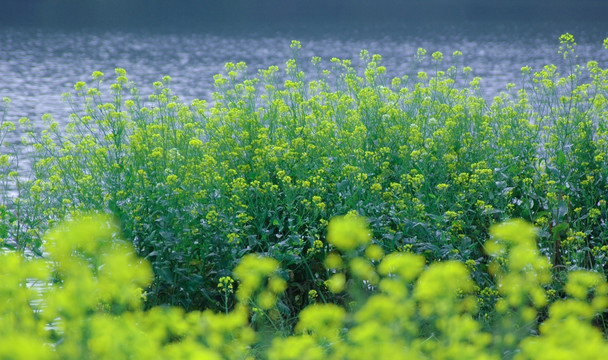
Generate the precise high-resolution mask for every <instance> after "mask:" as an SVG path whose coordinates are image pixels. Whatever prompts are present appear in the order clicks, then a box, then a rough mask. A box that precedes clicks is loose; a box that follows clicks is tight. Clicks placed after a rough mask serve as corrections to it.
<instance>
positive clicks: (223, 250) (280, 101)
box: [0, 34, 608, 347]
mask: <svg viewBox="0 0 608 360" xmlns="http://www.w3.org/2000/svg"><path fill="white" fill-rule="evenodd" d="M560 43H561V46H560V50H559V51H560V53H561V54H563V56H564V59H565V63H566V67H567V69H566V75H563V76H562V75H561V74H560V73H559V71H558V68H557V67H556V66H554V65H547V66H545V67H544V68H543V69H540V70H539V71H536V72H535V71H533V70H532V69H530V68H529V67H524V68H522V74H523V79H524V81H523V83H522V87H521V88H519V89H517V88H516V87H515V86H514V85H512V84H509V85H508V86H507V88H506V90H505V92H503V93H501V94H500V95H499V96H497V97H496V98H494V99H493V101H492V103H490V104H488V103H487V102H486V101H485V100H484V99H483V98H482V97H481V96H480V95H479V94H480V79H479V78H471V77H470V73H471V69H470V68H468V67H464V68H461V67H457V66H448V65H445V64H446V62H448V61H450V57H449V56H446V55H444V54H441V53H439V52H434V53H432V54H431V55H430V57H429V59H426V58H427V56H426V53H427V52H426V50H424V49H419V50H418V52H417V54H416V59H417V60H419V61H420V62H421V63H422V62H424V61H431V62H432V64H433V65H434V68H435V70H434V71H432V72H430V73H425V72H419V73H418V74H417V76H416V77H402V78H394V79H388V78H387V75H386V74H387V70H386V68H385V67H384V66H382V65H381V62H382V58H381V56H379V55H370V54H369V53H368V52H366V51H362V52H361V64H362V66H360V67H357V66H355V65H352V62H351V61H350V60H340V59H335V58H334V59H331V60H330V61H329V63H324V62H323V61H322V60H321V59H320V58H317V57H315V58H313V59H312V62H313V64H314V66H315V74H304V73H303V71H302V70H301V67H300V61H301V59H299V53H298V51H299V49H300V48H301V45H300V43H298V42H295V41H294V42H293V43H292V46H291V49H292V51H293V59H291V60H289V61H288V62H287V63H286V67H285V72H284V74H283V73H281V72H280V70H279V68H278V67H277V66H271V67H269V68H268V69H263V70H260V71H259V72H258V74H257V76H248V75H247V71H246V70H247V69H246V65H245V64H244V63H238V64H233V63H228V64H226V67H225V70H226V71H225V73H224V74H218V75H216V76H215V78H214V81H215V87H216V89H217V91H216V92H215V93H214V94H213V97H212V99H211V101H210V102H209V103H208V102H207V101H204V100H194V101H193V102H192V103H191V104H189V105H188V104H184V103H183V102H181V101H180V100H179V98H178V97H177V96H175V95H173V94H172V92H171V90H170V88H169V86H170V81H171V79H170V77H165V78H163V79H162V81H160V82H157V83H155V84H154V88H155V91H154V93H153V94H152V95H150V96H148V97H144V96H142V95H140V94H139V91H138V90H137V88H136V87H135V85H134V84H133V83H132V82H130V81H129V80H128V77H127V74H126V71H125V70H123V69H116V77H115V79H114V81H113V82H112V83H111V84H110V85H109V90H105V89H106V88H107V87H106V85H105V81H106V80H105V76H104V74H102V73H101V72H98V71H96V72H94V73H93V75H92V80H91V81H90V82H88V83H85V82H78V83H76V85H75V87H74V91H73V92H72V93H70V94H66V95H65V97H66V100H67V101H68V102H69V103H70V104H71V105H72V106H73V108H74V114H73V115H72V117H71V119H70V121H69V123H68V124H67V126H66V127H65V128H61V127H60V125H59V124H58V123H57V122H55V121H54V120H53V119H52V117H50V116H49V115H46V116H44V117H43V120H44V121H46V122H47V127H46V129H45V130H44V131H42V133H41V134H38V133H36V131H35V130H34V128H35V127H34V126H33V124H32V123H31V122H30V121H29V120H27V119H23V121H22V122H21V125H20V126H21V127H22V128H23V134H24V141H25V142H27V143H29V144H30V145H31V148H32V160H33V163H34V165H33V170H32V174H31V179H30V180H26V179H24V178H23V177H20V176H17V175H18V174H17V173H16V172H15V165H16V159H17V157H16V154H10V156H9V155H2V157H0V186H2V190H1V191H2V195H3V196H2V197H0V239H2V240H1V241H2V246H3V247H5V248H9V249H15V250H18V251H20V252H27V253H28V254H38V255H42V253H43V252H44V251H48V250H47V249H46V248H45V247H43V240H42V234H43V233H44V232H45V231H46V230H47V229H49V228H51V227H53V226H54V225H55V224H56V223H58V222H59V221H61V220H62V219H64V218H66V217H68V218H69V217H72V216H75V215H77V214H80V213H82V212H85V213H86V212H90V211H93V212H99V213H110V214H112V215H113V216H115V217H116V218H117V219H118V221H119V223H120V224H121V231H122V233H123V234H124V236H125V238H126V239H127V240H128V241H129V242H130V243H131V244H132V245H133V246H134V249H135V251H136V252H137V254H138V255H140V256H142V257H143V258H145V259H146V260H147V261H148V262H149V263H150V264H151V266H152V270H153V274H154V275H153V276H154V279H153V281H152V282H151V284H150V285H149V286H147V287H146V289H145V293H146V299H147V300H146V306H147V307H149V308H151V307H154V306H156V305H163V304H164V305H175V306H180V307H182V308H184V309H186V310H201V309H213V310H216V311H222V312H224V313H227V312H230V310H231V309H233V308H234V306H236V304H237V303H239V301H240V302H244V301H245V300H244V299H245V298H247V299H248V301H251V302H254V303H256V304H255V305H254V307H255V308H257V309H260V311H259V312H258V313H256V316H255V319H256V321H257V319H260V321H262V322H265V321H270V324H271V325H270V328H272V329H275V330H280V331H285V332H287V333H289V332H291V331H292V330H293V328H294V325H295V322H296V318H297V316H298V314H299V313H300V311H301V310H302V309H304V308H305V307H306V306H308V305H309V304H310V303H312V302H317V301H318V302H321V303H334V304H339V305H345V306H346V305H348V304H349V303H350V302H351V301H352V300H353V296H354V295H352V294H357V296H367V295H368V294H369V292H370V291H371V290H370V289H371V288H373V287H374V286H378V284H379V281H380V278H379V276H378V274H376V273H375V272H373V271H371V270H372V269H373V268H374V266H376V265H377V262H378V261H379V259H381V258H382V257H383V255H384V254H385V253H394V252H402V253H410V252H411V253H414V254H421V255H424V257H425V259H426V261H428V262H435V261H441V262H442V263H445V264H453V263H452V262H450V261H459V262H462V263H464V264H465V266H466V267H467V269H468V271H470V272H471V276H472V279H473V281H474V283H473V285H472V288H471V289H472V291H473V292H475V294H476V295H477V296H478V299H479V302H480V304H479V305H480V311H479V312H478V313H477V315H476V316H477V317H478V318H479V320H483V321H482V323H485V322H487V323H488V324H487V325H486V326H489V324H490V323H491V322H492V320H491V319H492V318H493V317H494V316H495V310H496V307H495V306H499V305H500V306H499V308H501V309H502V308H505V309H504V310H505V311H510V310H509V307H510V306H520V305H521V306H524V305H522V304H523V302H525V301H524V300H522V299H519V298H517V297H515V295H512V297H509V298H508V300H507V297H505V296H504V294H501V291H503V290H501V288H500V287H499V286H498V283H497V281H500V282H504V284H505V285H504V286H507V287H509V286H515V285H513V282H514V281H519V279H520V277H521V276H523V275H522V273H525V272H526V271H528V269H527V268H521V267H517V266H519V265H521V264H519V265H518V264H517V261H515V260H513V261H511V263H512V264H513V266H514V267H513V268H511V269H506V268H504V265H505V263H506V262H507V261H509V260H508V259H507V258H506V257H505V256H506V255H504V256H503V254H502V252H504V251H506V250H504V249H503V250H500V249H497V250H496V251H497V252H496V253H492V256H496V259H493V258H492V256H490V255H489V254H488V253H486V252H485V250H484V249H485V248H484V244H485V243H486V241H487V240H488V233H489V229H490V226H491V225H492V224H494V223H497V222H500V221H503V220H506V219H510V218H522V219H524V220H526V221H528V222H531V223H533V224H535V226H536V227H537V228H538V229H539V232H538V234H539V237H538V246H539V249H538V251H539V254H540V256H542V257H543V258H545V259H547V260H548V262H547V263H541V262H538V263H533V264H534V267H535V268H534V269H535V271H539V272H540V273H542V276H543V281H542V282H541V281H540V280H539V282H535V281H536V280H535V281H530V280H529V279H528V280H526V281H527V282H526V284H527V285H529V286H530V288H526V287H522V288H520V290H521V291H527V292H531V293H533V294H535V295H534V296H536V297H534V298H533V301H532V302H531V303H526V304H525V306H528V307H529V308H530V309H538V307H539V306H541V307H542V306H544V304H543V303H542V302H543V300H540V299H541V298H540V295H538V294H539V292H540V291H541V290H539V289H541V288H543V289H544V288H548V289H550V290H551V292H550V293H549V296H548V298H547V299H546V300H545V301H547V302H548V303H551V302H553V301H555V300H556V299H560V298H562V297H564V296H565V294H566V291H567V290H566V289H565V288H564V286H565V283H566V281H567V279H568V276H569V274H571V273H572V272H573V271H578V270H581V269H586V270H593V271H595V272H597V273H599V274H602V276H605V272H606V270H607V268H606V266H607V265H606V264H607V263H608V261H607V257H608V234H607V232H606V227H605V223H606V220H607V216H608V214H607V209H606V200H605V199H606V198H608V185H607V184H608V163H607V162H608V139H607V135H608V122H607V121H608V117H607V114H608V112H607V109H608V102H607V99H608V82H607V76H608V70H606V69H603V68H601V67H600V66H599V65H598V64H597V62H593V61H591V62H589V63H587V64H586V65H584V66H581V65H579V64H577V63H576V43H575V41H574V38H573V37H572V36H571V35H569V34H565V35H563V36H562V37H561V38H560ZM460 55H461V53H460V52H455V53H454V54H453V56H452V57H451V59H452V61H454V62H455V63H457V62H458V58H459V57H460ZM7 102H8V101H7ZM2 119H3V120H2V124H1V126H0V139H4V137H5V136H6V135H5V134H6V133H7V132H8V131H12V130H13V127H14V126H13V125H12V124H8V123H6V122H4V117H2ZM7 124H8V125H7ZM10 191H15V192H16V196H15V197H13V196H9V195H8V194H10ZM5 195H6V196H5ZM344 214H349V215H346V216H345V217H343V218H335V220H333V221H334V222H336V223H337V224H340V222H342V223H345V221H346V223H348V221H350V220H349V219H350V218H355V219H358V216H359V215H360V216H363V217H364V218H365V219H366V220H365V221H363V220H362V221H361V222H360V223H357V224H358V225H357V227H355V228H353V229H351V230H352V233H351V235H350V236H351V237H352V238H354V239H358V240H357V241H356V242H354V243H352V244H351V245H350V247H349V246H345V245H344V244H343V243H341V241H343V239H342V240H341V239H340V238H336V237H335V236H334V235H332V233H331V232H330V231H328V229H327V226H328V221H329V219H331V218H334V217H336V216H342V215H344ZM368 225H369V226H370V228H371V234H367V233H365V232H362V231H361V229H363V228H365V227H366V226H368ZM336 226H338V225H336ZM368 243H369V246H367V245H368ZM519 246H520V245H519V244H518V243H517V242H514V243H511V244H510V245H508V248H509V249H511V251H515V252H518V251H523V250H521V249H523V248H520V247H519ZM526 246H527V245H526ZM364 253H365V254H366V256H362V254H364ZM250 254H260V255H262V256H265V257H268V258H273V259H275V261H276V262H277V263H278V264H280V270H279V271H278V272H277V273H276V274H274V275H273V276H272V278H273V281H272V282H270V283H268V284H265V286H266V288H265V290H263V291H261V292H260V293H257V292H255V291H253V290H251V291H252V292H251V293H244V291H243V290H241V292H240V293H239V292H238V291H234V289H231V288H230V287H229V285H230V281H229V280H228V277H230V276H231V274H232V271H233V269H234V268H235V267H236V266H237V265H238V264H239V263H241V261H242V259H254V260H247V261H252V263H255V258H251V257H249V256H252V255H250ZM531 256H536V254H533V255H531V254H527V255H526V256H519V255H518V256H517V258H520V259H522V260H521V261H523V263H524V264H528V262H527V260H529V259H528V257H531ZM387 258H388V257H387ZM390 258H393V257H392V256H390ZM396 259H397V258H395V260H393V261H401V260H396ZM523 259H526V261H524V260H523ZM243 261H244V260H243ZM408 261H409V260H408ZM412 261H413V260H412ZM530 264H532V262H530ZM325 265H328V266H327V267H326V266H325ZM446 266H448V265H446ZM345 267H349V268H350V269H351V271H350V272H347V273H345V272H341V271H337V272H334V271H333V270H331V269H338V270H339V269H343V268H345ZM488 270H490V271H488ZM507 270H508V271H507ZM507 272H508V273H509V274H511V275H509V276H507V275H503V274H506V273H507ZM431 273H432V272H431ZM514 274H515V275H514ZM428 276H430V275H428ZM494 276H496V277H494ZM221 279H223V280H221ZM230 279H231V278H230ZM353 279H360V280H365V281H367V282H368V283H369V284H370V286H371V288H358V289H351V286H350V284H351V282H352V281H353ZM497 279H499V280H497ZM218 284H223V285H222V286H219V287H218ZM284 286H286V288H285V292H284V295H283V296H280V297H277V294H278V293H280V292H281V291H282V290H283V287H284ZM344 289H346V290H349V291H346V292H344V291H342V290H344ZM243 294H245V295H243ZM420 296H423V295H420ZM520 296H523V295H520ZM355 297H356V296H355ZM501 301H508V302H507V303H505V304H503V303H502V302H501ZM519 301H522V303H519ZM526 301H527V300H526ZM273 306H274V307H275V308H276V313H273V314H272V315H267V314H266V309H268V308H270V307H273ZM530 311H531V310H527V312H526V313H521V314H519V315H517V316H521V317H524V318H526V316H529V314H530ZM526 314H527V315H526ZM546 315H547V314H544V315H543V316H546ZM264 319H266V320H264ZM597 321H599V322H600V323H601V324H602V326H605V321H603V320H602V319H598V320H597ZM260 326H262V325H260ZM263 326H266V325H263ZM512 326H516V325H512ZM520 335H521V336H523V335H522V334H520ZM520 335H516V336H520ZM290 341H291V340H290ZM306 341H308V340H306ZM286 346H287V345H286ZM288 347H289V346H288Z"/></svg>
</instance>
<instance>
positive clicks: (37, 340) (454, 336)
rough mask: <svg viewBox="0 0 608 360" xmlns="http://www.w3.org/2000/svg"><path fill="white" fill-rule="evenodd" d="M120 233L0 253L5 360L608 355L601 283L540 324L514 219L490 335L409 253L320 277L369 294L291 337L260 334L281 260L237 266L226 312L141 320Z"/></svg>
mask: <svg viewBox="0 0 608 360" xmlns="http://www.w3.org/2000/svg"><path fill="white" fill-rule="evenodd" d="M345 223H350V224H351V225H352V227H355V228H359V227H360V225H361V223H362V222H361V219H360V218H357V217H355V216H348V217H346V218H342V219H340V221H339V222H334V221H332V222H331V223H330V225H329V227H330V228H329V231H331V232H332V234H333V235H332V236H333V237H334V239H340V240H339V243H341V244H348V243H349V242H352V244H354V246H358V245H361V244H360V243H359V242H358V238H357V237H356V236H355V237H353V232H352V231H351V229H350V228H349V227H347V226H344V224H345ZM118 231H119V228H118V226H117V224H116V223H115V221H114V220H113V219H112V218H110V217H109V216H105V215H95V214H85V215H83V216H79V217H78V218H76V219H74V220H72V221H67V222H65V223H62V224H60V225H59V226H58V227H56V228H55V229H54V230H52V231H51V232H50V233H48V234H47V235H46V237H45V243H46V244H47V248H48V251H49V254H48V257H47V259H45V260H42V259H32V258H27V257H26V256H24V255H23V254H21V253H16V252H8V251H5V252H3V253H0V298H1V299H3V300H2V301H0V323H1V324H2V326H1V327H0V359H83V358H87V359H117V358H118V359H121V358H131V359H148V358H160V359H165V358H166V359H174V358H204V359H254V358H267V359H271V360H279V359H369V358H373V357H390V358H395V359H567V358H572V357H576V358H580V359H600V358H602V356H603V355H604V354H606V352H607V351H608V342H607V341H606V339H605V338H604V336H603V334H602V332H601V330H600V329H598V328H597V327H595V326H593V325H592V324H593V320H594V319H596V318H597V316H599V315H601V314H602V313H603V312H605V310H606V308H607V306H608V283H607V282H606V279H605V277H604V276H603V275H602V274H599V273H597V272H591V271H583V270H579V271H575V272H571V273H570V274H569V277H568V281H567V284H566V286H565V289H566V295H565V297H564V299H560V300H557V301H555V302H554V303H553V304H551V305H550V306H549V307H548V315H547V317H546V318H545V319H544V320H543V319H541V318H540V317H541V312H539V310H540V311H542V310H544V309H546V307H547V305H546V301H545V298H546V296H547V291H546V290H545V288H544V285H546V284H547V282H548V280H549V277H548V274H549V268H548V267H547V265H548V263H547V259H546V258H545V257H543V256H542V255H541V254H540V253H539V252H538V248H537V245H536V242H535V241H534V240H535V231H534V228H533V227H532V226H531V225H530V224H528V223H525V222H523V221H520V220H516V221H508V222H505V223H502V224H500V225H496V226H494V227H492V228H491V233H492V237H491V240H490V241H491V244H488V255H489V256H490V257H491V259H492V262H491V266H490V268H491V272H493V273H494V276H495V278H496V281H497V282H498V284H499V295H498V296H499V297H500V300H499V302H497V303H496V308H495V311H496V316H494V317H493V318H492V320H491V322H490V327H489V329H484V328H485V325H484V324H483V323H482V322H483V320H479V319H478V314H479V311H480V307H479V299H478V297H477V295H476V294H475V285H474V281H473V279H472V278H471V277H470V272H469V270H468V268H467V266H466V265H465V264H464V263H462V262H459V261H455V260H449V261H441V262H434V263H431V264H429V265H428V266H425V259H424V257H423V256H421V255H416V254H413V253H408V252H405V253H404V252H394V253H391V254H389V255H387V256H381V257H380V258H378V259H375V260H373V261H372V262H369V259H365V258H363V257H359V256H356V255H355V254H354V253H351V255H350V256H351V258H350V264H351V265H350V266H347V267H345V268H343V269H341V270H337V269H331V268H328V269H327V270H328V271H331V272H334V273H336V272H337V271H342V272H344V273H348V274H349V275H352V278H351V280H350V281H349V283H350V284H349V286H350V287H351V293H352V294H355V292H353V291H352V290H354V289H356V288H359V289H366V290H367V291H368V292H369V295H368V296H365V297H360V298H359V299H358V300H357V301H356V302H353V303H351V304H348V305H345V306H341V305H337V304H332V303H317V302H314V303H311V304H310V305H308V306H306V307H305V308H304V309H303V310H302V311H301V312H300V313H299V315H298V319H297V324H296V326H295V328H294V331H293V333H291V334H281V333H280V332H273V333H271V334H270V335H269V334H268V333H266V332H264V330H263V329H264V328H263V327H261V323H266V324H269V323H273V322H275V323H276V322H277V321H278V319H279V318H280V317H281V311H280V308H279V304H280V303H279V302H277V300H278V299H280V298H283V297H285V296H286V295H287V294H285V293H284V290H285V282H284V281H283V280H282V279H280V277H279V275H280V273H281V271H280V269H279V266H278V262H277V261H276V260H274V259H272V258H268V257H262V256H258V255H254V254H250V255H247V256H245V257H243V259H242V261H241V262H240V263H239V265H238V266H237V267H236V268H235V270H234V277H235V279H237V281H236V282H235V281H230V280H224V282H223V284H224V285H223V286H227V285H226V284H234V285H235V286H236V287H237V290H236V292H237V299H238V303H237V305H236V306H235V307H234V308H233V309H232V310H231V311H229V312H227V313H214V312H213V311H211V310H206V311H204V312H199V311H191V312H185V311H184V310H183V309H182V308H178V307H153V308H150V309H147V310H144V306H143V297H142V295H143V294H142V292H141V291H142V287H143V286H146V284H148V283H149V282H150V281H151V279H152V277H151V275H152V274H151V267H150V265H149V263H148V262H147V261H145V260H143V259H141V258H138V257H137V256H135V253H134V249H133V247H132V246H131V245H130V244H128V243H127V242H126V241H124V240H122V239H121V238H120V236H119V235H118ZM367 232H368V233H369V229H368V230H367ZM362 246H365V247H367V248H370V247H373V246H375V245H374V244H364V245H362ZM521 255H525V256H524V257H523V258H521V257H520V256H521ZM345 257H346V258H348V255H345ZM501 259H502V260H501ZM356 260H359V261H362V262H366V263H368V264H369V265H370V266H369V268H368V269H367V271H368V272H369V273H367V274H365V275H366V276H367V277H368V278H369V276H370V274H374V275H375V276H376V277H377V281H376V282H375V285H371V283H370V281H369V280H368V279H366V278H363V277H362V273H361V271H360V269H357V266H355V265H353V264H355V263H356ZM334 263H335V262H334ZM230 279H232V278H230ZM513 284H519V285H522V286H512V285H513ZM256 294H257V295H256ZM264 294H267V295H264ZM258 306H261V307H258ZM260 315H263V316H264V318H263V319H261V320H260V319H258V320H256V317H259V316H260ZM256 329H257V330H256ZM537 331H538V333H537Z"/></svg>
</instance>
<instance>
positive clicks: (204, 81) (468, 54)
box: [0, 23, 608, 151]
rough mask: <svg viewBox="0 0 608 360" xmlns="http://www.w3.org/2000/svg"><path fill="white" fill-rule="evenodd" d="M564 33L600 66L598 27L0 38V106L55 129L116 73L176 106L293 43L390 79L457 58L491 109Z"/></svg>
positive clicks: (285, 53)
mask: <svg viewBox="0 0 608 360" xmlns="http://www.w3.org/2000/svg"><path fill="white" fill-rule="evenodd" d="M564 32H570V33H572V34H574V35H575V37H576V39H577V42H578V44H579V46H578V53H579V55H580V61H581V62H585V61H587V60H589V59H595V60H598V61H600V64H602V63H603V65H604V66H606V65H607V64H608V56H607V55H608V52H607V51H606V50H604V49H603V47H602V39H604V38H605V37H608V28H607V27H606V26H604V25H602V24H562V23H555V24H535V25H530V24H525V23H510V24H489V23H485V24H484V23H461V24H432V23H427V24H409V25H408V24H383V25H364V24H349V25H337V24H334V25H319V24H316V25H314V26H310V25H309V26H304V25H301V26H298V27H289V28H287V27H286V28H283V29H279V28H271V27H268V28H255V29H251V28H249V29H238V28H233V29H231V30H229V31H216V32H209V33H184V32H167V33H161V32H120V31H78V32H69V31H58V30H53V31H48V30H42V29H27V30H24V29H15V28H4V29H2V28H0V79H1V80H0V97H5V96H8V97H10V98H11V99H12V103H11V107H10V111H9V115H8V117H9V119H10V120H16V119H18V118H20V117H22V116H27V117H29V118H30V119H32V120H37V119H40V117H41V116H42V114H44V113H51V114H52V115H53V116H54V118H55V119H57V120H58V121H60V122H62V121H65V119H67V118H68V116H69V112H70V109H69V106H68V105H67V104H65V103H63V102H62V100H61V94H62V93H64V92H66V91H70V90H71V89H72V86H73V84H74V83H75V82H76V81H81V80H88V79H90V74H91V73H92V72H93V71H94V70H100V71H103V72H104V73H106V75H107V76H108V77H112V76H113V70H114V68H116V67H122V68H125V69H126V70H127V73H128V74H129V78H130V80H133V81H135V82H136V84H138V86H139V88H140V89H141V90H142V94H147V93H149V92H150V91H151V88H152V85H151V84H152V83H153V82H154V81H157V80H160V79H161V77H162V76H164V75H170V76H171V77H172V78H173V81H172V86H171V87H172V89H173V92H174V94H176V95H178V96H179V97H180V98H181V99H182V100H185V101H190V100H192V99H194V98H203V99H207V100H210V99H211V92H212V91H213V86H212V83H213V80H212V77H213V75H214V74H216V73H218V72H221V71H222V69H223V65H224V64H225V63H226V62H228V61H232V62H237V61H245V62H247V64H248V67H249V70H250V71H251V72H252V73H254V72H255V70H256V69H259V68H267V67H268V66H269V65H279V66H280V67H283V65H284V63H285V61H286V60H287V59H289V58H290V56H291V52H290V49H289V44H290V42H291V40H292V39H298V40H300V41H301V42H302V44H303V49H302V51H301V57H302V60H305V61H306V63H308V60H309V59H310V58H311V57H312V56H321V57H322V58H323V59H325V60H326V61H328V60H329V59H330V58H331V57H338V58H343V59H344V58H350V59H358V56H359V52H360V50H362V49H367V50H369V51H370V53H378V54H381V55H382V56H383V59H384V60H383V64H384V65H385V66H386V67H387V70H388V72H389V74H390V75H404V74H410V73H412V72H413V71H414V70H415V67H414V65H413V63H414V61H413V55H414V54H415V52H416V50H417V49H418V48H420V47H423V48H425V49H427V50H428V51H429V54H430V53H431V52H433V51H442V52H443V53H444V54H446V55H448V54H451V53H452V52H454V51H455V50H460V51H462V52H463V54H464V56H463V57H462V59H461V64H462V65H466V66H470V67H472V68H473V74H474V75H475V76H480V77H482V79H483V80H482V89H483V93H484V95H485V96H486V97H487V98H488V99H491V97H493V96H494V95H497V94H498V92H499V91H500V90H502V89H503V88H504V86H505V85H506V84H507V83H508V82H513V83H518V81H521V75H520V68H521V67H522V66H524V65H529V66H531V67H532V68H533V69H538V68H540V67H541V66H542V65H544V64H547V63H557V62H559V61H560V58H559V56H558V55H557V49H558V47H559V43H558V40H557V39H558V37H559V35H560V34H561V33H564ZM449 59H450V57H449V56H446V62H447V64H449V61H450V60H449ZM446 67H447V65H446ZM17 139H18V136H14V137H13V138H12V139H9V142H17ZM2 151H5V150H2Z"/></svg>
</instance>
